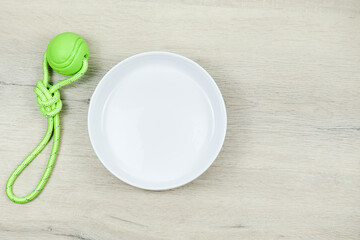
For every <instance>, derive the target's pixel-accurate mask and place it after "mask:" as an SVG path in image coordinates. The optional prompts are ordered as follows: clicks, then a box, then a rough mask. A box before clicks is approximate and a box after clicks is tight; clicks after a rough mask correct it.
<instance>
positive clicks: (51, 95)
mask: <svg viewBox="0 0 360 240" xmlns="http://www.w3.org/2000/svg"><path fill="white" fill-rule="evenodd" d="M88 57H89V49H88V46H87V44H86V42H85V41H84V39H82V38H81V37H80V36H79V35H77V34H75V33H70V32H67V33H61V34H59V35H57V36H56V37H55V38H53V39H52V40H51V41H50V43H49V45H48V48H47V50H46V52H45V54H44V57H43V61H42V67H43V79H42V80H39V81H37V83H36V86H35V88H34V92H35V94H36V103H37V105H38V106H39V109H40V113H41V114H42V115H43V116H44V117H46V118H47V124H48V126H47V130H46V133H45V135H44V137H43V139H42V140H41V141H40V143H39V144H38V145H37V146H36V147H35V148H34V150H33V151H32V152H31V153H30V154H29V155H28V156H27V157H26V158H25V159H24V160H23V161H22V162H21V163H20V165H19V166H17V168H16V169H15V170H14V171H13V173H12V174H11V175H10V177H9V179H8V181H7V183H6V195H7V196H8V198H9V199H10V200H11V201H13V202H15V203H27V202H30V201H32V200H33V199H35V198H36V197H37V196H38V195H39V194H40V192H41V191H42V189H43V188H44V187H45V184H46V183H47V181H48V179H49V177H50V174H51V172H52V170H53V168H54V166H55V161H56V156H57V153H58V150H59V143H60V117H59V113H60V111H61V108H62V101H61V97H60V91H59V89H60V88H62V87H64V86H66V85H68V84H70V83H72V82H75V81H76V80H78V79H79V78H81V77H82V76H83V75H84V73H85V72H86V70H87V69H88ZM49 66H50V67H51V68H53V69H54V70H55V71H56V72H58V73H60V74H63V75H71V76H69V77H68V78H66V79H63V80H61V81H59V82H57V83H55V84H54V85H51V84H50V83H49ZM52 137H53V139H54V140H53V146H52V148H51V154H50V157H49V160H48V163H47V166H46V168H45V171H44V174H43V176H42V177H41V179H40V181H39V183H38V185H36V187H35V189H34V190H33V191H32V192H30V193H29V194H28V195H26V196H23V197H19V196H16V195H15V194H14V192H13V185H14V182H15V180H16V179H17V177H18V176H19V175H20V174H21V172H22V171H23V170H24V169H25V168H26V167H27V166H28V165H29V164H30V163H31V162H32V160H34V158H35V157H36V156H37V155H38V154H39V153H40V152H41V151H42V150H43V149H44V148H45V146H46V145H47V144H48V142H49V141H50V139H51V138H52Z"/></svg>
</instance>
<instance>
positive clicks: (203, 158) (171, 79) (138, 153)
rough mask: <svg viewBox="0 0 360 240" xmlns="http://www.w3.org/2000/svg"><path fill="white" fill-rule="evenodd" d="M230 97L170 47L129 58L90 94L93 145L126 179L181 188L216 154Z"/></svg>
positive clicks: (157, 187)
mask: <svg viewBox="0 0 360 240" xmlns="http://www.w3.org/2000/svg"><path fill="white" fill-rule="evenodd" d="M226 121H227V120H226V109H225V104H224V100H223V98H222V95H221V93H220V90H219V88H218V87H217V85H216V83H215V81H214V80H213V79H212V77H211V76H210V75H209V74H208V73H207V72H206V71H205V70H204V69H203V68H202V67H201V66H200V65H198V64H197V63H195V62H193V61H192V60H190V59H188V58H185V57H183V56H180V55H177V54H173V53H168V52H146V53H141V54H138V55H135V56H132V57H129V58H127V59H125V60H124V61H122V62H120V63H119V64H117V65H116V66H115V67H113V68H112V69H111V70H110V71H109V72H108V73H107V74H106V75H105V76H104V77H103V79H102V80H101V81H100V83H99V85H98V86H97V87H96V89H95V92H94V94H93V96H92V98H91V101H90V107H89V115H88V127H89V135H90V140H91V143H92V146H93V148H94V150H95V152H96V154H97V156H98V157H99V159H100V161H101V162H102V163H103V164H104V166H105V167H106V168H107V169H108V170H109V171H110V172H111V173H113V174H114V175H115V176H116V177H118V178H119V179H121V180H122V181H124V182H126V183H128V184H130V185H133V186H136V187H139V188H143V189H148V190H165V189H171V188H175V187H179V186H181V185H184V184H186V183H188V182H191V181H192V180H194V179H195V178H197V177H199V176H200V175H201V174H202V173H203V172H205V171H206V169H208V168H209V166H210V165H211V164H212V163H213V161H214V160H215V159H216V157H217V155H218V154H219V152H220V149H221V147H222V145H223V142H224V139H225V133H226V126H227V122H226Z"/></svg>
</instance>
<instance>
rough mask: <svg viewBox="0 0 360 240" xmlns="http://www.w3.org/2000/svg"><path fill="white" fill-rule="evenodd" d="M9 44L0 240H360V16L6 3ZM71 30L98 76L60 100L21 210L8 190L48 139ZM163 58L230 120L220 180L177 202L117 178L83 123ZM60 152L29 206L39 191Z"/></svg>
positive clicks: (3, 67) (217, 167) (2, 39)
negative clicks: (51, 50) (56, 141)
mask: <svg viewBox="0 0 360 240" xmlns="http://www.w3.org/2000/svg"><path fill="white" fill-rule="evenodd" d="M0 29H1V35H0V46H1V54H0V239H20V240H21V239H26V240H28V239H30V240H31V239H37V240H42V239H80V240H97V239H101V240H103V239H105V240H107V239H124V240H134V239H141V240H151V239H194V240H195V239H196V240H201V239H206V240H212V239H214V240H215V239H216V240H218V239H227V240H228V239H266V240H269V239H270V240H271V239H320V240H322V239H324V240H325V239H326V240H332V239H342V240H343V239H354V240H355V239H356V240H358V239H360V147H359V146H360V2H359V1H356V0H354V1H318V0H315V1H290V0H289V1H287V0H283V1H280V0H279V1H254V2H249V1H235V0H230V1H220V0H209V1H206V0H201V1H200V0H199V1H190V0H178V1H166V0H159V1H85V0H76V1H63V2H62V1H44V2H37V1H1V2H0ZM64 31H73V32H76V33H79V34H80V35H82V36H83V37H84V38H85V39H86V41H87V42H88V44H89V48H90V51H91V55H90V67H89V71H88V73H87V74H86V75H85V77H84V78H83V79H82V80H80V81H79V82H77V83H75V84H72V85H70V86H68V87H66V88H64V89H62V90H61V95H62V98H63V100H64V101H63V102H64V109H63V111H62V112H61V122H62V126H63V127H62V132H61V134H62V140H61V143H60V152H59V157H58V160H57V163H56V166H55V168H54V172H53V174H52V176H51V178H50V180H49V182H48V184H47V185H46V187H45V189H44V191H43V192H42V193H41V194H40V196H39V197H38V198H37V199H36V200H35V201H33V202H31V203H29V204H26V205H17V204H14V203H12V202H10V201H9V200H8V199H7V197H6V194H5V191H4V189H5V183H6V180H7V178H8V177H9V175H10V173H11V172H12V171H13V169H14V168H15V167H16V166H17V164H19V162H20V161H21V160H22V159H23V158H24V157H25V156H26V155H27V154H28V153H29V152H30V151H31V150H32V149H33V147H35V146H36V144H37V143H38V142H39V141H40V139H41V138H42V136H43V134H44V132H45V127H46V120H45V119H44V118H43V117H42V116H41V115H40V112H39V110H38V107H37V105H36V103H35V94H34V93H33V91H32V89H33V87H34V85H35V83H36V81H37V80H39V79H41V78H42V75H41V74H42V71H41V62H42V54H43V52H44V50H45V49H46V46H47V44H48V42H49V41H50V39H51V38H52V37H54V36H55V35H56V34H58V33H61V32H64ZM151 50H162V51H170V52H175V53H179V54H182V55H184V56H187V57H189V58H191V59H193V60H195V61H197V62H198V63H199V64H200V65H202V66H203V67H204V68H205V69H207V70H208V72H209V73H210V74H211V75H212V76H213V78H214V79H215V81H216V82H217V84H218V85H219V88H220V89H221V91H222V94H223V96H224V99H225V102H226V106H227V112H228V132H227V137H226V141H225V144H224V147H223V150H222V152H221V153H220V155H219V157H218V158H217V160H216V161H215V163H214V164H213V165H212V167H211V168H210V169H209V170H208V171H207V172H206V173H205V174H203V175H202V176H201V177H200V178H198V179H197V180H196V181H194V182H192V183H190V184H188V185H186V186H184V187H181V188H179V189H175V190H171V191H165V192H150V191H143V190H140V189H136V188H134V187H131V186H129V185H127V184H125V183H123V182H121V181H120V180H118V179H117V178H115V177H114V176H113V175H111V174H110V173H109V172H108V171H107V170H106V169H105V168H104V167H103V165H102V164H101V163H100V161H99V160H98V159H97V157H96V155H95V153H94V151H93V149H92V147H91V145H90V141H89V137H88V132H87V123H86V122H87V111H88V106H89V100H90V97H91V95H92V92H93V91H94V89H95V87H96V85H97V83H98V82H99V81H100V79H101V78H102V76H103V75H104V74H105V73H106V71H108V70H109V69H110V68H111V67H112V66H113V65H115V64H116V63H118V62H119V61H121V60H123V59H124V58H126V57H129V56H131V55H133V54H136V53H140V52H144V51H151ZM53 79H55V80H58V79H61V76H58V75H56V74H53ZM49 149H50V148H49V147H48V148H46V150H45V151H44V152H43V153H42V154H41V155H39V157H38V158H36V159H35V161H34V162H33V163H32V164H31V165H30V166H29V167H28V168H27V169H26V171H25V172H24V173H23V174H22V175H21V176H20V177H19V179H18V181H17V182H16V183H15V186H14V190H15V193H16V194H18V195H24V194H27V193H28V192H29V191H31V190H32V189H33V187H34V186H35V185H36V183H37V181H38V180H39V179H40V176H41V174H42V172H43V170H44V167H45V164H46V161H47V156H48V154H49Z"/></svg>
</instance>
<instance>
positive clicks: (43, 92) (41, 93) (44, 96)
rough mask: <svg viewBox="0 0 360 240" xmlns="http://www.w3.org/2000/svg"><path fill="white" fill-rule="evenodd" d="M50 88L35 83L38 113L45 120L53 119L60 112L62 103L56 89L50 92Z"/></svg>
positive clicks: (40, 82)
mask: <svg viewBox="0 0 360 240" xmlns="http://www.w3.org/2000/svg"><path fill="white" fill-rule="evenodd" d="M51 87H52V86H51V85H50V84H47V86H45V85H44V83H43V81H42V80H40V81H37V83H36V87H35V88H34V92H35V94H36V96H37V97H36V103H37V105H38V106H39V108H40V113H41V115H43V116H44V117H46V118H50V117H54V116H55V115H56V114H58V113H59V112H60V111H61V108H62V102H61V99H60V92H59V90H58V89H56V90H55V91H53V90H52V88H51Z"/></svg>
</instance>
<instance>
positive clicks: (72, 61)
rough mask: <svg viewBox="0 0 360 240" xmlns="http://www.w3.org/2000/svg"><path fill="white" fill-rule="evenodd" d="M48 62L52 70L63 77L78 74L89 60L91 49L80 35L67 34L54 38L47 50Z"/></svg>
mask: <svg viewBox="0 0 360 240" xmlns="http://www.w3.org/2000/svg"><path fill="white" fill-rule="evenodd" d="M46 54H47V61H48V63H49V65H50V67H51V68H52V69H54V70H55V71H56V72H57V73H60V74H63V75H73V74H75V73H77V72H78V71H79V70H80V69H81V66H82V64H83V60H84V57H85V58H88V56H89V48H88V46H87V44H86V42H85V40H84V39H83V38H82V37H80V36H79V35H77V34H75V33H71V32H65V33H61V34H59V35H57V36H56V37H54V38H53V39H52V40H51V41H50V43H49V45H48V47H47V50H46Z"/></svg>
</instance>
